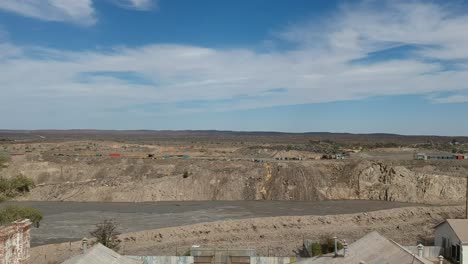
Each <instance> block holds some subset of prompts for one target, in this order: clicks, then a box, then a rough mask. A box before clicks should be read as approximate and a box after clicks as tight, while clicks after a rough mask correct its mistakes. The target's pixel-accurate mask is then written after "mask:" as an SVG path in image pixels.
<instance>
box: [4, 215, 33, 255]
mask: <svg viewBox="0 0 468 264" xmlns="http://www.w3.org/2000/svg"><path fill="white" fill-rule="evenodd" d="M30 229H31V221H29V220H22V221H16V222H13V223H12V224H11V225H9V226H5V227H1V228H0V264H29V263H30V260H29V249H30V240H31V235H30Z"/></svg>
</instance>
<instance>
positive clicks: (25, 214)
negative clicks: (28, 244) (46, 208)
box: [0, 206, 43, 227]
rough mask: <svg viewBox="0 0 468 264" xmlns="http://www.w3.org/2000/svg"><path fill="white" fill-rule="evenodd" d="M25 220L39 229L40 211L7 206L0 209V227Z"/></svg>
mask: <svg viewBox="0 0 468 264" xmlns="http://www.w3.org/2000/svg"><path fill="white" fill-rule="evenodd" d="M26 218H27V219H29V220H31V222H32V223H33V225H34V226H36V227H39V223H40V221H41V220H42V218H43V216H42V213H41V211H39V210H37V209H35V208H30V207H19V206H7V207H5V208H2V209H0V225H4V224H8V223H11V222H14V221H16V220H21V219H26Z"/></svg>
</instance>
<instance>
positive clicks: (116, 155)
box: [109, 153, 121, 157]
mask: <svg viewBox="0 0 468 264" xmlns="http://www.w3.org/2000/svg"><path fill="white" fill-rule="evenodd" d="M120 156H121V155H120V154H119V153H111V154H109V157H120Z"/></svg>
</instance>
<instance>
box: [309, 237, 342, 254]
mask: <svg viewBox="0 0 468 264" xmlns="http://www.w3.org/2000/svg"><path fill="white" fill-rule="evenodd" d="M322 241H325V242H324V243H317V242H316V243H312V245H311V247H310V252H311V253H312V256H313V257H315V256H320V255H323V254H328V253H333V252H335V240H334V239H333V238H326V239H324V240H322ZM337 248H338V250H341V249H343V244H341V242H339V241H338V243H337Z"/></svg>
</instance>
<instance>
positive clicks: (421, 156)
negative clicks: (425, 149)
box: [414, 153, 427, 160]
mask: <svg viewBox="0 0 468 264" xmlns="http://www.w3.org/2000/svg"><path fill="white" fill-rule="evenodd" d="M414 159H416V160H427V155H426V154H425V153H417V154H415V155H414Z"/></svg>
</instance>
